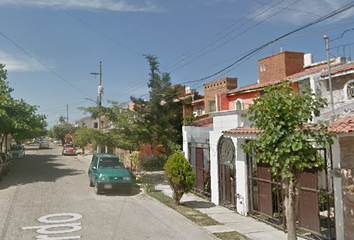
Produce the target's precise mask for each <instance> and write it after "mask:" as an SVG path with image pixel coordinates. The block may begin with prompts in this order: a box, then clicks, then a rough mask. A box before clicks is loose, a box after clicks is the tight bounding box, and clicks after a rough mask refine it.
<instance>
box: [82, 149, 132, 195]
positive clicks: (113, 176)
mask: <svg viewBox="0 0 354 240" xmlns="http://www.w3.org/2000/svg"><path fill="white" fill-rule="evenodd" d="M88 175H89V181H90V186H91V187H95V192H96V194H100V193H101V192H102V191H104V190H111V189H118V190H123V191H124V192H126V193H130V192H131V191H132V187H133V182H132V177H131V175H130V173H129V171H128V170H127V169H126V167H125V166H124V163H123V162H121V161H119V157H118V156H117V155H114V154H105V153H95V154H94V155H93V156H92V161H91V164H90V167H89V170H88Z"/></svg>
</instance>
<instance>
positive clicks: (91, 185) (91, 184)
mask: <svg viewBox="0 0 354 240" xmlns="http://www.w3.org/2000/svg"><path fill="white" fill-rule="evenodd" d="M89 181H90V185H89V186H90V187H94V186H95V185H93V183H92V181H91V179H90V175H89Z"/></svg>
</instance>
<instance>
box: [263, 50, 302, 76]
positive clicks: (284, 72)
mask: <svg viewBox="0 0 354 240" xmlns="http://www.w3.org/2000/svg"><path fill="white" fill-rule="evenodd" d="M303 70H304V54H303V53H300V52H287V51H285V52H280V53H278V54H275V55H272V56H269V57H265V58H262V59H260V60H258V76H259V83H269V82H273V81H276V80H281V79H284V78H285V77H287V76H289V75H292V74H295V73H298V72H301V71H303Z"/></svg>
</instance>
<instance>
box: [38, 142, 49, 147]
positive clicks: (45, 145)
mask: <svg viewBox="0 0 354 240" xmlns="http://www.w3.org/2000/svg"><path fill="white" fill-rule="evenodd" d="M39 148H49V142H48V141H40V142H39Z"/></svg>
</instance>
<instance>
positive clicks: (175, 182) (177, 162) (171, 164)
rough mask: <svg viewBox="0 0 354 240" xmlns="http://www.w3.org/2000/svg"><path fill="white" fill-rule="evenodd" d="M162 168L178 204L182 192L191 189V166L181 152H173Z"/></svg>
mask: <svg viewBox="0 0 354 240" xmlns="http://www.w3.org/2000/svg"><path fill="white" fill-rule="evenodd" d="M164 169H165V171H166V176H167V180H168V183H169V184H170V186H171V188H172V191H173V199H174V200H175V202H176V203H177V204H180V200H181V198H182V196H183V194H184V193H188V192H190V191H191V190H192V189H193V186H194V181H195V174H194V172H193V168H192V166H191V164H190V163H189V162H188V160H187V159H186V158H185V157H184V156H183V154H182V153H180V152H175V153H174V154H172V155H171V156H170V157H169V158H168V160H167V162H166V164H165V166H164Z"/></svg>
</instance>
